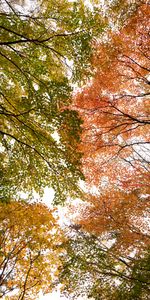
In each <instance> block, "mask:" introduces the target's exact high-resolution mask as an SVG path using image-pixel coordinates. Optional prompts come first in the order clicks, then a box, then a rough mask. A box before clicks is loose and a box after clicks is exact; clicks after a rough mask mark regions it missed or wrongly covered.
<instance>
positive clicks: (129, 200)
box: [70, 189, 150, 254]
mask: <svg viewBox="0 0 150 300" xmlns="http://www.w3.org/2000/svg"><path fill="white" fill-rule="evenodd" d="M149 192H150V191H149V190H147V191H146V190H145V194H146V193H147V197H144V196H145V194H144V191H143V190H141V191H140V190H135V191H133V192H132V193H131V192H130V193H125V192H123V191H120V190H118V191H117V190H114V191H113V190H112V189H110V190H106V191H105V193H104V192H103V193H102V194H101V195H100V196H96V195H95V196H94V195H90V196H89V197H88V205H86V207H85V206H84V205H83V206H81V204H80V205H78V206H76V207H73V205H72V209H71V210H70V211H71V212H72V211H73V212H74V211H75V210H76V211H78V215H77V216H76V217H75V218H74V219H73V218H72V219H73V220H72V222H73V223H75V224H77V225H79V226H81V229H82V230H83V231H84V232H89V234H90V233H92V234H95V235H96V236H102V237H103V239H105V240H107V241H108V243H109V241H110V243H112V241H113V251H114V252H116V253H123V254H124V253H130V252H131V251H135V249H136V252H137V253H138V252H141V250H142V249H145V248H147V246H148V245H149V243H150V231H149V228H148V222H149V208H150V205H149Z"/></svg>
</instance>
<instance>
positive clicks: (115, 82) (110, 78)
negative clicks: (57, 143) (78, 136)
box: [74, 4, 150, 190]
mask: <svg viewBox="0 0 150 300" xmlns="http://www.w3.org/2000/svg"><path fill="white" fill-rule="evenodd" d="M148 22H149V5H148V4H147V5H146V4H142V5H141V7H140V8H139V9H138V10H137V12H136V14H135V15H134V16H132V18H131V19H130V20H128V24H127V25H126V26H125V27H123V29H122V30H120V31H119V32H118V33H116V32H115V33H114V32H110V36H109V38H108V42H105V43H104V42H103V43H97V55H95V57H93V63H94V64H95V65H96V66H97V73H96V75H95V78H94V79H93V81H91V83H90V84H89V86H86V87H85V88H84V89H83V90H82V92H81V93H78V94H77V95H76V98H75V101H74V108H76V109H77V110H78V111H79V112H80V114H81V116H82V118H83V119H84V125H83V134H82V145H81V150H82V151H83V150H84V157H83V160H82V162H83V172H84V174H85V177H86V178H87V182H88V183H87V186H88V185H90V186H91V185H92V184H95V185H96V186H98V185H99V186H100V185H101V184H102V182H103V179H104V178H108V182H109V183H110V184H113V185H115V186H120V187H121V188H123V189H127V190H132V189H135V188H138V187H139V186H141V187H142V186H147V185H148V182H149V142H150V141H149V125H150V120H149V116H148V115H149V105H148V103H149V95H150V93H149V79H148V74H149V54H148V53H149V46H148V35H149V33H148V28H149V26H148ZM85 145H86V147H85ZM116 175H117V176H116Z"/></svg>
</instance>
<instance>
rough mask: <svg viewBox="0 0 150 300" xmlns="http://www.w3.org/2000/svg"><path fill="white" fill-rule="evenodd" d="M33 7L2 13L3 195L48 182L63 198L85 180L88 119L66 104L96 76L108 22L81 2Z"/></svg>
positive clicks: (7, 5) (11, 7) (9, 5)
mask: <svg viewBox="0 0 150 300" xmlns="http://www.w3.org/2000/svg"><path fill="white" fill-rule="evenodd" d="M26 10H27V8H26V7H22V9H20V10H19V9H17V8H16V6H15V4H14V3H13V1H4V3H3V5H1V10H0V15H1V21H0V22H1V23H0V29H1V40H0V57H1V75H2V79H1V104H0V105H1V106H0V107H1V110H0V113H1V123H2V126H1V131H0V133H1V152H2V153H1V154H2V160H1V169H2V173H1V175H2V190H3V198H4V199H7V198H9V197H10V198H11V197H13V196H14V195H15V197H17V196H18V193H17V192H18V190H21V191H24V192H28V193H32V192H33V190H35V191H36V192H39V193H42V191H43V188H44V187H45V186H48V185H49V186H51V187H53V188H54V190H55V199H56V201H57V202H61V201H62V202H63V201H64V199H65V198H67V196H69V195H70V196H72V197H73V196H75V194H76V193H77V191H78V192H79V188H78V187H77V182H78V180H79V179H80V178H82V179H83V176H82V173H81V170H80V157H81V154H80V153H79V151H77V144H78V142H79V140H80V137H79V134H80V132H81V128H80V125H81V123H82V122H81V120H80V117H79V116H78V113H77V112H75V111H73V110H71V109H68V108H67V107H68V105H69V104H70V99H71V91H72V84H73V83H76V82H78V83H79V82H80V81H81V78H82V80H84V78H85V76H87V74H90V73H91V69H90V56H91V51H92V45H91V40H92V38H93V37H94V36H96V35H97V34H98V32H101V31H102V30H103V29H104V28H105V22H104V20H103V18H102V17H101V16H100V15H98V13H96V12H91V11H90V10H89V9H88V8H87V7H86V6H85V5H84V3H83V2H82V1H75V2H69V1H61V0H60V1H37V3H36V6H35V8H34V10H29V11H28V10H27V12H26ZM97 24H99V26H97ZM55 135H56V136H57V139H56V138H55Z"/></svg>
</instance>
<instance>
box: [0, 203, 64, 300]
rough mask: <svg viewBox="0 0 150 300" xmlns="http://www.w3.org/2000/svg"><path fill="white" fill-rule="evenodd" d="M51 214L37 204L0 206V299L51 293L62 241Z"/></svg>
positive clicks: (20, 299)
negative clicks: (59, 246)
mask: <svg viewBox="0 0 150 300" xmlns="http://www.w3.org/2000/svg"><path fill="white" fill-rule="evenodd" d="M53 213H54V211H50V210H49V209H48V208H47V207H45V206H44V205H42V204H40V203H36V204H35V203H33V204H28V203H25V202H16V201H12V202H11V203H9V204H6V203H4V204H1V205H0V221H1V225H0V244H1V252H0V253H1V255H0V268H1V274H0V298H2V297H5V296H7V295H8V296H7V298H6V299H14V300H23V299H35V298H36V297H37V295H38V293H39V291H40V290H43V293H46V292H49V291H51V289H52V281H53V279H54V278H55V277H56V276H57V272H58V266H60V258H59V256H60V254H61V253H62V250H58V249H57V246H58V245H59V244H60V243H62V241H63V240H64V238H63V236H62V232H61V230H60V229H59V227H58V224H57V220H56V219H55V218H54V215H53ZM12 292H13V293H12Z"/></svg>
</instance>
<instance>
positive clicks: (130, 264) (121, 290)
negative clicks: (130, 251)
mask: <svg viewBox="0 0 150 300" xmlns="http://www.w3.org/2000/svg"><path fill="white" fill-rule="evenodd" d="M66 249H67V252H66V254H65V255H64V256H63V257H62V261H63V266H62V267H60V269H61V273H60V282H61V284H62V285H63V286H62V290H63V291H64V294H65V295H67V296H69V299H77V297H78V296H85V295H86V297H87V298H89V299H95V300H100V299H101V300H103V299H111V300H112V299H114V300H116V299H118V300H119V299H125V298H126V299H140V300H142V299H148V298H149V272H150V265H149V250H146V251H144V252H143V253H142V254H141V255H139V256H138V255H135V256H134V257H132V256H131V255H128V256H125V255H122V256H119V255H115V254H114V252H113V250H112V249H111V246H110V245H109V247H108V246H106V244H105V243H104V241H103V240H102V239H101V238H97V237H96V236H94V235H89V234H86V233H83V232H82V231H80V232H79V231H78V232H76V233H75V232H74V234H73V233H72V236H71V237H70V239H69V241H67V244H66Z"/></svg>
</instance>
